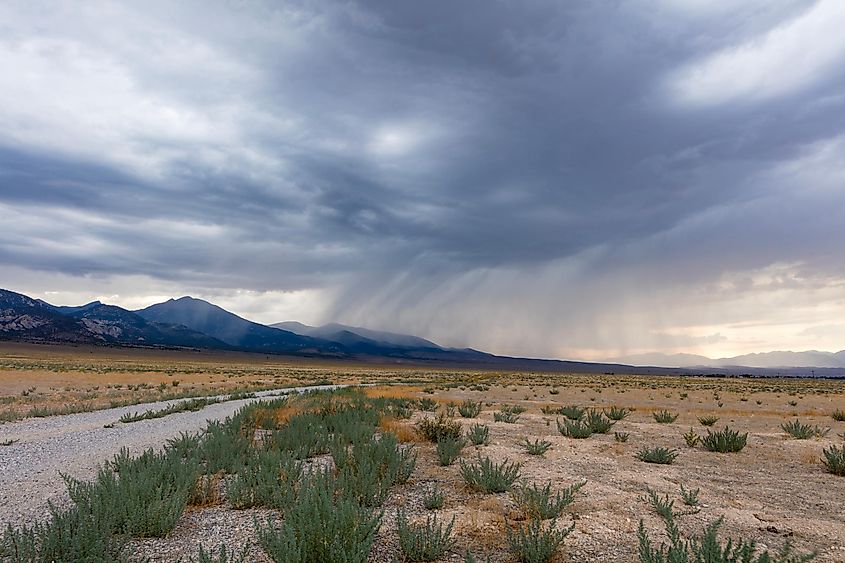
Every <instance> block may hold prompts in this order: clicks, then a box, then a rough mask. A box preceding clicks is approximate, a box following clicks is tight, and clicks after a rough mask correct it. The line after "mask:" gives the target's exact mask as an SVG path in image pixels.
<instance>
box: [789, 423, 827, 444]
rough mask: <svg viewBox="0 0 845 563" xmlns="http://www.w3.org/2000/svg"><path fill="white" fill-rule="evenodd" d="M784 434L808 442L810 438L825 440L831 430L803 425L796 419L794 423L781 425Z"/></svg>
mask: <svg viewBox="0 0 845 563" xmlns="http://www.w3.org/2000/svg"><path fill="white" fill-rule="evenodd" d="M780 427H781V428H782V429H783V431H784V432H786V433H787V434H789V435H791V436H792V437H793V438H797V439H798V440H806V439H808V438H814V437H815V438H823V437H825V436H827V433H828V432H830V428H822V427H820V426H811V425H809V424H802V423H800V422H799V421H798V419H797V418H796V419H795V420H794V421H792V422H786V423H783V424H781V425H780Z"/></svg>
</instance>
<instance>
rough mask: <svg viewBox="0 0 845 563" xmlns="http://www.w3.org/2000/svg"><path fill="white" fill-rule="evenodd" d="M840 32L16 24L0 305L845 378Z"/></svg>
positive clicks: (141, 16) (648, 20)
mask: <svg viewBox="0 0 845 563" xmlns="http://www.w3.org/2000/svg"><path fill="white" fill-rule="evenodd" d="M842 25H845V11H843V9H842V7H841V5H840V3H839V2H837V1H836V0H820V1H817V2H803V1H797V0H796V1H781V2H768V1H766V2H762V1H760V2H746V3H742V4H741V5H740V4H737V3H734V2H685V3H675V2H663V3H653V2H628V3H607V2H603V3H595V2H570V3H563V4H561V3H558V2H534V3H531V4H530V5H515V4H512V3H506V2H502V3H496V2H486V1H485V2H466V3H460V4H455V3H452V2H433V3H432V2H426V3H412V4H407V3H395V2H361V3H354V2H352V3H336V2H305V1H297V2H288V3H279V2H267V3H264V2H243V3H238V4H230V3H226V2H180V3H176V4H174V3H171V2H160V3H155V2H153V3H145V4H144V5H143V6H140V5H137V4H131V3H122V4H121V3H102V4H98V3H94V4H86V5H84V6H79V5H73V4H66V3H59V2H39V3H29V2H26V3H25V2H10V3H5V4H3V5H2V6H0V213H2V216H3V218H4V221H3V236H2V237H0V267H2V272H3V273H2V276H0V278H2V279H0V282H2V283H0V285H2V286H5V287H8V288H10V289H15V290H19V291H24V292H26V293H29V294H41V295H46V292H59V293H58V294H56V293H52V294H51V295H53V296H54V297H53V298H52V299H51V300H52V301H62V300H64V301H68V302H71V301H82V300H85V299H89V298H95V297H101V298H106V299H110V300H111V301H112V302H116V303H118V304H121V303H123V304H127V305H139V306H140V305H142V304H148V303H150V302H153V301H155V300H156V299H158V298H160V297H162V296H171V295H180V294H184V293H190V294H194V295H197V296H201V297H206V298H210V299H214V300H216V301H218V302H220V303H221V305H224V306H227V307H229V308H231V309H233V310H235V311H236V312H239V313H242V314H245V315H247V316H249V317H250V318H254V319H256V320H261V321H266V322H275V321H279V320H284V319H285V318H299V319H300V320H304V321H310V322H319V321H321V320H338V321H345V322H349V323H353V324H363V325H368V326H373V327H376V328H384V329H393V330H405V331H412V332H416V333H419V334H421V335H422V336H427V337H431V338H433V339H435V340H438V341H440V342H442V343H444V344H454V345H471V346H474V347H478V348H483V349H486V350H490V351H493V352H499V353H510V354H531V355H543V356H558V357H564V356H567V357H582V358H595V359H599V358H607V357H612V356H615V355H617V354H623V353H634V352H639V351H646V350H654V349H658V350H663V351H667V352H674V351H689V352H696V353H705V354H711V355H731V354H734V353H743V352H749V351H756V350H768V349H773V348H793V349H804V348H820V349H831V350H834V349H841V348H843V347H845V346H843V345H842V343H843V342H845V330H843V328H842V327H843V325H842V323H841V322H840V321H839V319H841V318H842V317H843V314H845V251H844V250H843V248H845V231H843V228H842V225H845V71H844V70H843V69H845V38H843V36H842V34H841V33H836V30H837V29H841V27H842ZM837 327H838V328H837ZM714 335H718V336H717V337H714Z"/></svg>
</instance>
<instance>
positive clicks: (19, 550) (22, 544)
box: [0, 506, 130, 563]
mask: <svg viewBox="0 0 845 563" xmlns="http://www.w3.org/2000/svg"><path fill="white" fill-rule="evenodd" d="M103 517H105V518H108V515H101V514H96V513H92V512H91V511H89V510H87V509H86V508H84V507H83V508H80V507H74V508H71V509H70V510H67V511H63V512H61V511H59V510H57V509H56V508H55V507H53V506H51V507H50V517H49V518H48V519H47V521H46V522H44V523H36V524H34V525H33V526H32V527H26V526H24V527H21V528H17V529H15V528H12V526H11V525H8V526H7V527H6V531H5V532H4V533H3V537H2V543H0V560H2V561H4V562H5V561H8V562H10V563H46V562H51V561H56V562H60V561H61V562H71V561H108V562H112V563H128V562H129V561H130V557H129V556H130V554H129V550H128V549H127V545H126V539H125V538H124V537H121V536H114V535H112V534H111V533H110V532H109V530H110V529H111V528H112V526H111V523H110V522H109V521H108V520H107V519H104V518H103Z"/></svg>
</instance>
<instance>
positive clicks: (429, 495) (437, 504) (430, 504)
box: [423, 486, 446, 510]
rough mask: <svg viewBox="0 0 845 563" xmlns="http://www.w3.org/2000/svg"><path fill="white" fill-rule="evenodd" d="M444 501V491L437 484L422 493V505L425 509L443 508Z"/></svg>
mask: <svg viewBox="0 0 845 563" xmlns="http://www.w3.org/2000/svg"><path fill="white" fill-rule="evenodd" d="M444 502H446V493H444V492H443V491H442V490H440V489H439V488H438V487H437V486H433V487H431V488H430V489H428V490H426V492H425V493H423V506H424V507H425V508H426V510H439V509H441V508H443V503H444Z"/></svg>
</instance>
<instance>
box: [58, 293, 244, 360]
mask: <svg viewBox="0 0 845 563" xmlns="http://www.w3.org/2000/svg"><path fill="white" fill-rule="evenodd" d="M56 309H57V310H58V311H60V312H62V313H64V314H65V315H67V316H69V317H72V318H74V319H79V320H80V321H81V322H82V324H83V325H84V326H85V328H86V329H88V330H89V331H90V332H92V333H94V334H97V335H100V336H101V337H102V338H103V339H105V340H107V341H110V342H119V343H122V344H138V345H158V346H177V347H192V348H220V349H226V348H231V346H228V345H227V344H226V343H224V342H222V341H220V340H218V339H216V338H213V337H211V336H208V335H206V334H203V333H201V332H197V331H195V330H191V329H189V328H188V327H186V326H182V325H175V324H169V323H158V322H153V321H148V320H147V319H145V318H143V317H142V316H141V315H138V314H136V313H133V312H132V311H128V310H126V309H123V308H121V307H116V306H114V305H103V304H102V303H100V302H99V301H97V302H95V303H89V304H88V305H84V306H82V307H57V308H56Z"/></svg>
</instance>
